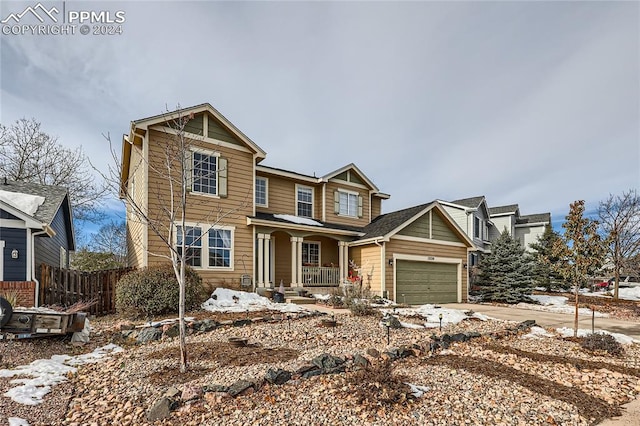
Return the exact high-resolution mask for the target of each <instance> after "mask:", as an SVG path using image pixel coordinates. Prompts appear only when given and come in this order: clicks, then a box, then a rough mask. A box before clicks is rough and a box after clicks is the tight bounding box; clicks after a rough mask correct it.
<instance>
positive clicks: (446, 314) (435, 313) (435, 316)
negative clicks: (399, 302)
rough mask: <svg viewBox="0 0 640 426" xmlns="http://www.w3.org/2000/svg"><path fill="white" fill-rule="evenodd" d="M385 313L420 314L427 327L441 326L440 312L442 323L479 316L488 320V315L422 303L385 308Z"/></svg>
mask: <svg viewBox="0 0 640 426" xmlns="http://www.w3.org/2000/svg"><path fill="white" fill-rule="evenodd" d="M382 312H385V313H396V314H399V315H404V316H409V317H410V316H420V317H422V318H424V319H426V320H427V322H426V323H425V324H424V326H425V327H426V328H436V327H440V314H442V325H443V326H445V325H447V324H457V323H459V322H460V321H463V320H465V319H467V318H478V319H480V320H482V321H486V320H487V319H488V317H487V316H486V315H482V314H478V313H473V315H471V316H467V314H465V312H464V311H461V310H459V309H448V308H441V307H436V305H422V306H419V307H417V308H396V309H383V310H382Z"/></svg>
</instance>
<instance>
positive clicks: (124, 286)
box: [116, 265, 204, 317]
mask: <svg viewBox="0 0 640 426" xmlns="http://www.w3.org/2000/svg"><path fill="white" fill-rule="evenodd" d="M185 290H186V294H185V308H186V309H187V310H190V309H193V308H196V307H198V306H199V305H200V303H201V302H202V301H203V299H204V287H203V285H202V279H201V278H200V276H199V275H198V274H197V273H196V272H195V271H194V270H193V269H191V268H187V270H186V272H185ZM179 294H180V288H179V286H178V280H177V279H176V276H175V274H174V272H173V268H172V267H171V265H162V266H154V267H149V268H143V269H139V270H137V271H134V272H130V273H128V274H127V275H125V276H124V277H122V278H121V279H120V281H118V284H117V286H116V309H117V310H118V312H122V313H127V314H133V315H135V316H137V317H144V316H146V317H151V316H155V315H162V314H168V313H176V312H178V298H179Z"/></svg>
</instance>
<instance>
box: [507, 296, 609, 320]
mask: <svg viewBox="0 0 640 426" xmlns="http://www.w3.org/2000/svg"><path fill="white" fill-rule="evenodd" d="M529 297H531V298H532V299H533V300H535V301H537V302H538V303H540V305H534V304H532V303H524V302H520V303H518V304H517V305H515V306H516V307H518V308H522V309H529V310H532V311H543V312H553V313H558V314H572V313H573V312H574V311H575V307H574V306H573V305H571V304H567V302H568V301H569V299H568V298H566V297H565V296H547V295H538V294H533V295H531V296H529ZM578 314H579V315H587V316H591V309H589V308H579V309H578ZM595 316H596V317H597V318H608V317H609V314H605V313H602V312H597V311H596V314H595Z"/></svg>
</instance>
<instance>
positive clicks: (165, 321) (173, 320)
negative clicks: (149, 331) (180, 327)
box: [136, 317, 195, 328]
mask: <svg viewBox="0 0 640 426" xmlns="http://www.w3.org/2000/svg"><path fill="white" fill-rule="evenodd" d="M184 320H185V321H186V322H189V321H193V320H195V318H194V317H184ZM179 321H180V318H167V319H163V320H162V321H149V322H148V323H146V324H142V325H138V326H136V328H147V327H160V326H163V325H170V324H175V323H177V322H179Z"/></svg>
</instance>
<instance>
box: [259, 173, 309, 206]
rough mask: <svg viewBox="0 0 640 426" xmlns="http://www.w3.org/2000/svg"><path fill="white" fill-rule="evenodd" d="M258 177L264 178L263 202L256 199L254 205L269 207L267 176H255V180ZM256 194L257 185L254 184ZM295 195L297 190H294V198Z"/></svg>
mask: <svg viewBox="0 0 640 426" xmlns="http://www.w3.org/2000/svg"><path fill="white" fill-rule="evenodd" d="M258 179H262V180H264V204H260V203H258V202H257V201H256V206H259V207H269V178H266V177H263V176H256V180H258ZM257 195H258V186H257V185H256V196H257ZM297 197H298V191H296V198H297ZM254 199H255V197H254ZM296 206H297V200H296Z"/></svg>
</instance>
